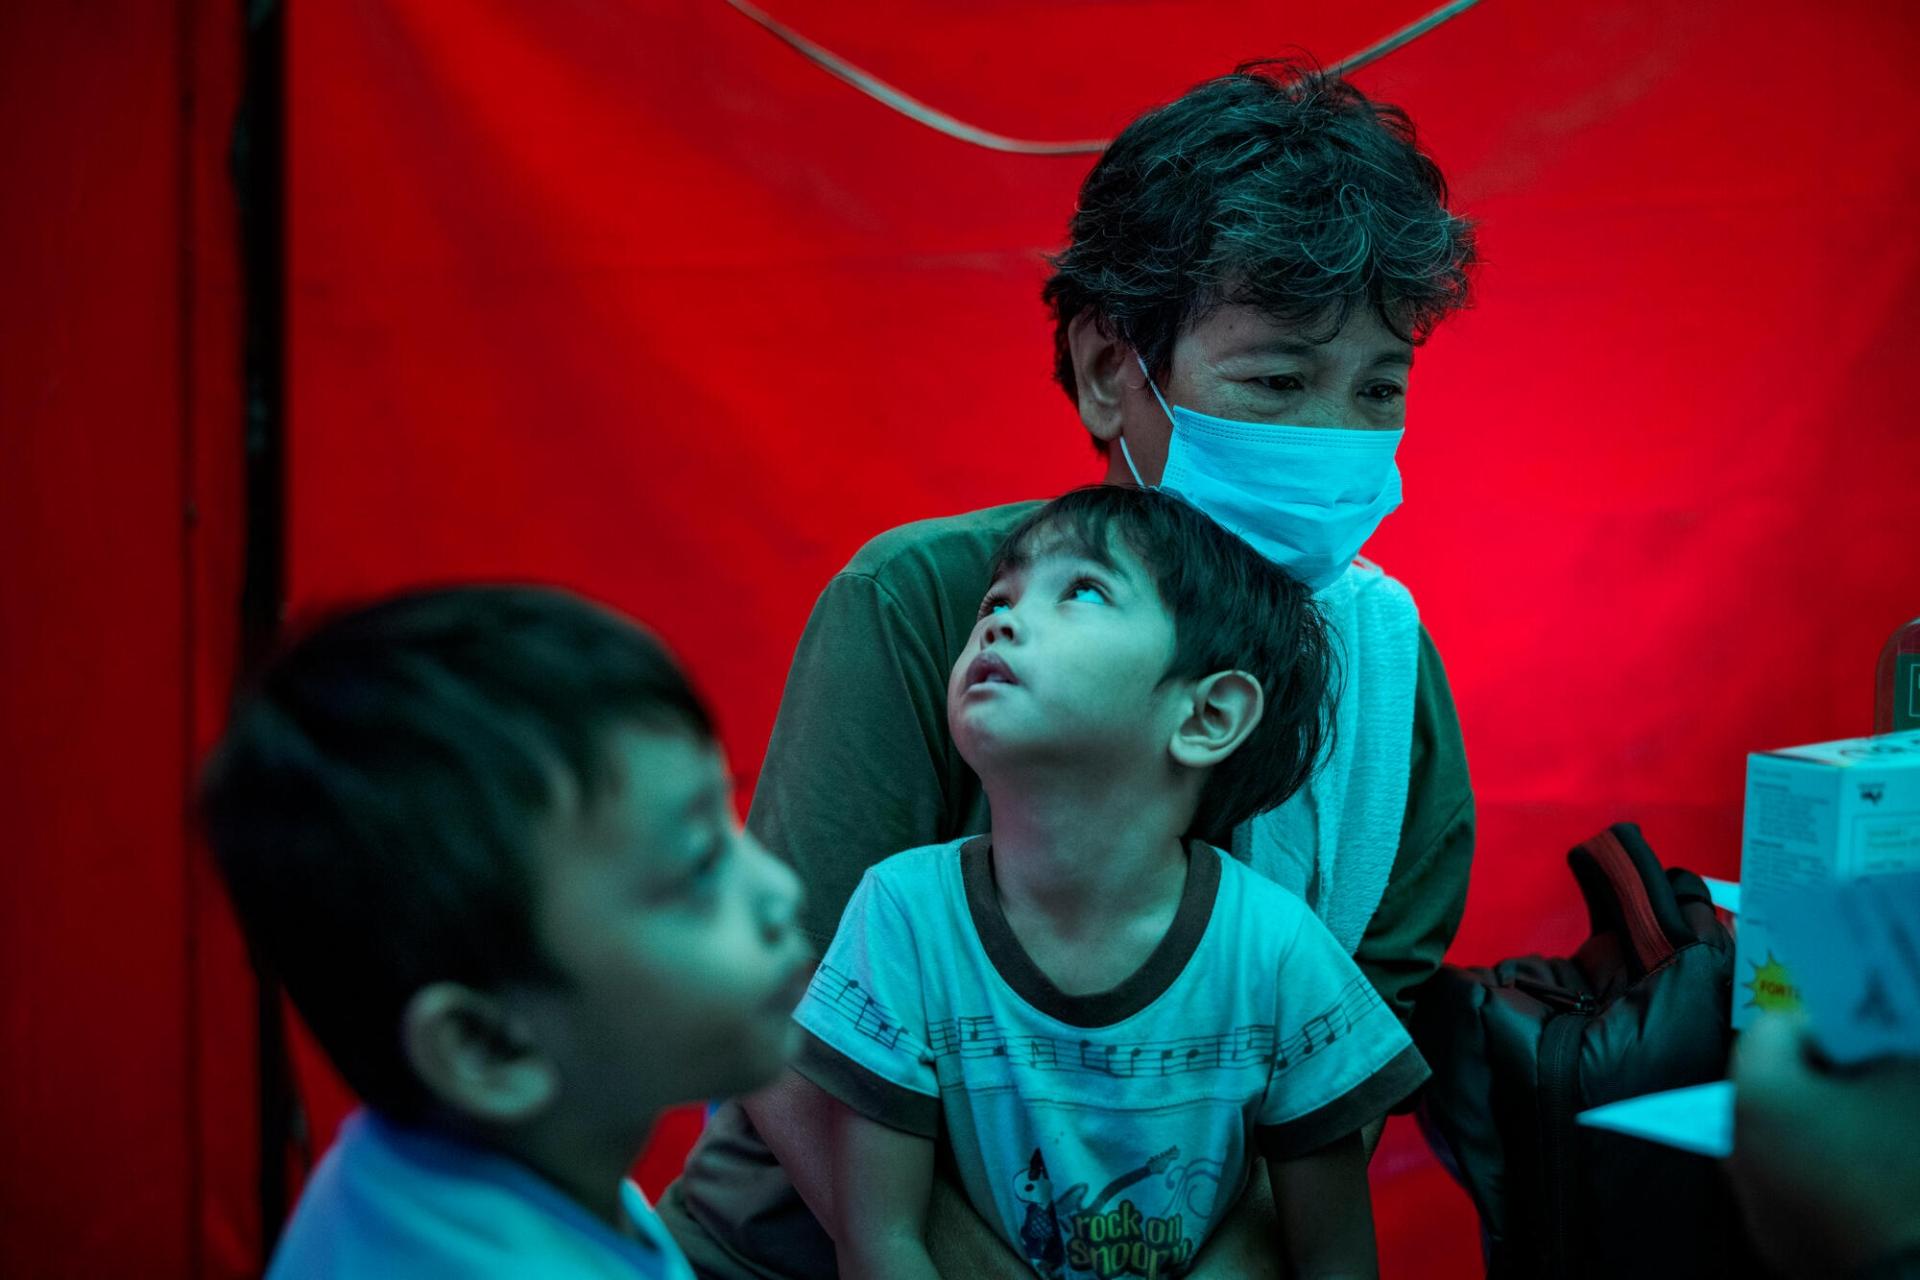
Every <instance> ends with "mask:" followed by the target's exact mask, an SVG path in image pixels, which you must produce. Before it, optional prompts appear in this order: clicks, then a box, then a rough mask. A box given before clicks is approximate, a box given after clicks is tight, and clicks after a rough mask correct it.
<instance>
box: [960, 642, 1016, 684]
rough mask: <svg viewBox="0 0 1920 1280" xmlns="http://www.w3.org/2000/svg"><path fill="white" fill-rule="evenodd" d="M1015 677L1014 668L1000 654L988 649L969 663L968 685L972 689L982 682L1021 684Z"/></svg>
mask: <svg viewBox="0 0 1920 1280" xmlns="http://www.w3.org/2000/svg"><path fill="white" fill-rule="evenodd" d="M1019 683H1020V681H1019V680H1017V679H1015V678H1014V674H1013V668H1012V667H1009V666H1008V665H1007V660H1006V659H1005V658H1002V657H1001V656H1000V655H999V654H997V653H994V652H993V651H992V650H988V651H987V652H985V653H982V654H981V655H980V656H979V657H977V658H975V659H974V660H973V661H972V662H970V663H968V664H967V685H966V687H967V688H969V689H972V688H973V687H974V686H976V685H982V684H1019Z"/></svg>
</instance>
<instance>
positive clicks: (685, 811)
mask: <svg viewBox="0 0 1920 1280" xmlns="http://www.w3.org/2000/svg"><path fill="white" fill-rule="evenodd" d="M203 805H204V812H205V818H206V826H207V834H208V837H209V839H210V841H211V843H212V845H213V848H214V852H215V854H216V855H217V857H218V859H219V862H220V867H221V871H222V873H223V874H224V876H225V878H226V881H227V885H228V888H229V890H230V892H231V894H232V897H233V901H234V905H235V908H236V910H237V911H238V913H239V916H240V920H241V923H242V925H243V926H244V928H245V929H246V932H247V935H248V938H249V940H250V942H251V944H252V946H253V948H254V950H255V954H256V955H257V957H258V958H259V960H260V961H261V962H262V963H263V964H264V965H265V966H266V967H267V968H269V969H270V970H271V971H273V972H275V973H277V974H279V975H280V977H281V978H282V979H283V980H284V981H285V983H286V987H287V991H288V993H289V994H290V995H291V996H292V998H293V1001H294V1003H295V1004H296V1005H297V1006H298V1007H299V1009H300V1011H301V1013H302V1014H304V1015H305V1017H306V1019H307V1022H308V1024H309V1025H310V1026H311V1027H312V1029H313V1031H314V1034H315V1035H316V1036H317V1037H318V1038H319V1040H320V1043H321V1044H322V1046H324V1047H325V1049H326V1051H327V1053H328V1055H329V1056H330V1057H331V1058H332V1059H333V1062H334V1064H335V1065H336V1066H337V1067H338V1068H339V1069H340V1072H341V1074H342V1075H343V1076H345V1077H346V1080H347V1082H348V1083H349V1084H351V1085H352V1086H353V1087H354V1089H355V1090H356V1091H357V1092H358V1093H359V1095H360V1097H361V1098H363V1099H364V1100H365V1102H366V1104H367V1105H366V1109H365V1110H363V1111H361V1112H358V1113H356V1114H355V1115H354V1116H352V1117H351V1118H349V1119H348V1120H347V1122H346V1124H345V1125H344V1126H343V1127H342V1129H341V1132H340V1138H339V1141H338V1142H337V1143H336V1144H335V1146H334V1147H333V1149H332V1150H331V1151H330V1152H329V1153H328V1154H327V1156H326V1158H325V1159H324V1160H322V1161H321V1163H320V1166H319V1168H318V1169H316V1170H315V1172H314V1175H313V1178H312V1181H311V1182H310V1183H309V1184H308V1186H307V1189H306V1193H305V1195H304V1196H303V1197H302V1199H301V1202H300V1205H299V1208H298V1210H297V1211H296V1213H295V1214H294V1216H293V1220H292V1222H291V1223H290V1224H289V1226H288V1227H287V1230H286V1234H285V1236H284V1237H283V1238H282V1240H281V1244H280V1247H279V1249H278V1251H277V1252H276V1254H275V1256H274V1260H273V1265H272V1267H271V1269H270V1271H269V1273H268V1274H269V1275H270V1276H275V1277H295V1276H298V1277H308V1276H321V1277H331V1276H340V1277H347V1276H406V1277H409V1278H410V1280H421V1278H428V1277H443V1276H444V1277H449V1278H451V1277H455V1276H459V1277H495V1276H498V1277H507V1276H514V1277H539V1278H542V1280H544V1278H546V1277H690V1276H691V1274H692V1273H691V1271H690V1270H689V1269H688V1267H687V1264H686V1262H685V1260H684V1259H683V1258H682V1257H681V1255H680V1253H679V1251H678V1250H677V1249H676V1248H675V1246H674V1245H673V1243H672V1241H671V1240H670V1239H669V1238H668V1236H667V1235H666V1233H665V1231H664V1229H663V1228H662V1227H661V1226H660V1224H659V1220H658V1219H657V1218H655V1216H654V1214H653V1211H652V1209H651V1208H650V1207H649V1206H648V1205H647V1203H646V1201H645V1199H644V1198H643V1197H642V1196H641V1194H640V1191H639V1189H638V1188H637V1187H635V1186H634V1185H633V1183H631V1182H629V1181H627V1180H626V1178H625V1175H626V1170H627V1169H628V1167H629V1166H630V1165H631V1164H632V1162H633V1160H634V1159H635V1157H636V1156H637V1155H638V1153H639V1151H640V1149H641V1147H642V1146H643V1145H644V1144H645V1141H646V1138H647V1134H648V1131H649V1129H650V1128H651V1127H652V1124H653V1121H654V1117H655V1116H656V1115H657V1114H658V1113H659V1112H660V1110H661V1109H662V1108H663V1107H666V1106H669V1105H671V1104H674V1103H678V1102H683V1101H686V1100H688V1099H693V1098H701V1097H707V1096H711V1095H715V1094H727V1093H733V1092H737V1091H741V1090H747V1089H752V1088H754V1087H756V1086H757V1085H760V1084H762V1083H764V1082H765V1081H766V1080H767V1079H768V1078H769V1077H770V1076H772V1075H773V1074H774V1073H775V1072H776V1071H777V1070H779V1068H780V1067H781V1065H782V1063H783V1062H784V1061H785V1059H786V1057H787V1054H788V1050H789V1048H790V1044H789V1041H790V1038H791V1031H790V1027H791V1023H790V1021H789V1015H790V1013H791V1010H792V1008H793V1004H794V1001H795V1000H796V999H797V998H798V996H799V993H800V990H801V985H802V982H803V981H804V977H803V975H804V974H805V973H806V972H807V962H808V959H809V956H808V953H807V948H806V946H805V945H804V944H803V943H802V942H801V940H800V937H799V935H798V933H797V932H796V930H795V928H794V913H795V910H796V908H797V905H798V898H799V894H798V887H797V884H796V881H795V880H794V877H793V875H792V873H791V872H789V871H787V870H786V869H785V867H783V866H782V865H781V864H779V863H778V862H776V861H775V860H774V859H772V858H770V857H769V856H768V855H767V853H766V852H765V851H764V850H762V849H761V848H760V847H759V846H758V845H757V844H755V843H754V841H753V840H752V838H751V837H749V836H747V835H745V834H744V833H743V832H742V831H741V830H740V828H739V826H738V824H737V823H736V821H735V818H734V811H733V805H732V797H731V795H730V793H729V787H728V775H727V770H726V764H725V761H724V759H723V758H722V756H721V753H720V749H719V746H718V744H717V743H716V742H715V740H714V734H713V727H712V724H711V722H710V721H709V719H708V716H707V713H706V710H705V708H704V707H703V706H702V705H701V703H700V701H699V699H698V698H697V696H696V695H695V694H694V692H693V691H692V689H691V688H690V687H689V686H688V684H687V682H686V679H685V677H684V676H682V674H681V673H680V671H679V670H678V669H677V668H676V667H675V665H674V663H673V661H672V659H671V658H669V657H668V656H667V654H666V653H665V652H664V651H663V650H662V649H661V648H660V646H659V645H658V644H657V643H656V642H655V641H653V640H652V639H651V638H650V637H649V636H647V635H646V634H645V633H643V632H641V631H640V630H638V629H637V628H635V627H634V626H632V625H631V624H629V623H627V622H626V621H624V620H622V619H620V618H618V617H616V616H615V615H613V614H611V613H608V612H606V611H604V610H602V609H599V608H596V607H594V606H592V605H589V604H587V603H585V602H584V601H581V600H579V599H576V598H574V597H572V596H569V595H566V594H563V593H561V592H557V591H548V590H539V589H532V588H516V587H463V588H457V589H450V590H440V591H428V592H423V593H420V594H415V595H409V596H404V597H401V598H398V599H395V600H391V601H389V602H387V603H383V604H379V605H376V606H373V607H371V608H368V609H364V610H361V611H359V612H355V613H351V614H348V615H346V616H343V617H341V618H339V619H337V620H335V621H332V622H330V623H328V624H326V625H324V626H322V627H320V628H319V629H318V630H316V631H314V632H313V633H311V634H310V635H308V636H307V637H306V638H304V639H303V640H301V641H300V642H299V643H298V644H296V645H295V646H294V647H293V648H292V649H291V650H290V651H289V652H287V653H286V654H285V656H284V657H282V658H280V659H279V660H278V661H277V662H276V663H275V664H273V665H272V666H271V667H270V668H269V669H268V670H267V672H266V673H265V676H264V678H263V679H262V681H261V684H260V687H259V689H258V690H257V691H256V692H255V694H254V695H253V696H252V697H251V698H250V699H249V701H248V702H247V703H246V705H244V706H243V707H242V708H241V709H240V711H239V712H238V714H237V715H236V716H235V718H234V722H233V725H232V727H231V728H230V729H229V731H228V734H227V737H226V739H225V741H224V742H223V743H222V744H221V746H220V748H219V749H218V751H217V752H216V754H215V756H214V758H213V760H212V761H211V763H210V765H209V767H208V772H207V777H206V781H205V786H204V796H203Z"/></svg>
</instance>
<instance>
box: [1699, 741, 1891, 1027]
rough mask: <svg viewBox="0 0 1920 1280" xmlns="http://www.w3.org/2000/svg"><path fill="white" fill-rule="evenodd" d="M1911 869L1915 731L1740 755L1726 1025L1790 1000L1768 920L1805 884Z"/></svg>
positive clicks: (1783, 959)
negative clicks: (1736, 903) (1741, 789)
mask: <svg viewBox="0 0 1920 1280" xmlns="http://www.w3.org/2000/svg"><path fill="white" fill-rule="evenodd" d="M1900 871H1920V731H1912V732H1907V733H1888V734H1881V735H1880V736H1878V737H1872V738H1847V739H1844V740H1842V741H1839V742H1822V743H1817V744H1815V745H1813V746H1809V747H1788V748H1786V749H1785V750H1782V751H1765V752H1755V753H1753V754H1752V755H1749V756H1748V757H1747V803H1746V815H1745V820H1744V821H1743V823H1742V826H1741V839H1740V899H1741V914H1740V922H1739V926H1738V929H1737V932H1736V939H1737V941H1736V943H1735V951H1734V964H1735V974H1736V976H1735V978H1734V987H1733V1025H1734V1026H1735V1027H1744V1026H1746V1025H1747V1024H1748V1023H1750V1022H1752V1021H1753V1019H1754V1018H1755V1017H1756V1016H1758V1015H1759V1013H1760V1012H1761V1011H1762V1010H1764V1009H1772V1008H1793V1007H1796V1006H1797V1004H1798V991H1797V989H1796V985H1795V983H1794V979H1793V956H1792V955H1790V954H1786V953H1785V952H1784V951H1783V950H1782V945H1781V941H1780V939H1779V936H1778V933H1777V930H1775V929H1774V928H1773V927H1772V926H1771V925H1770V923H1769V921H1771V920H1773V919H1777V918H1779V916H1780V914H1781V913H1783V912H1787V911H1791V910H1793V905H1794V895H1795V892H1796V891H1797V890H1798V891H1804V889H1805V887H1806V886H1808V885H1810V884H1819V883H1823V882H1827V881H1832V880H1855V879H1859V878H1862V877H1865V876H1874V875H1890V874H1893V873H1895V872H1900Z"/></svg>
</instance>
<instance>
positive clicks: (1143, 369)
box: [1120, 351, 1179, 489]
mask: <svg viewBox="0 0 1920 1280" xmlns="http://www.w3.org/2000/svg"><path fill="white" fill-rule="evenodd" d="M1133 362H1134V363H1135V364H1137V365H1139V366H1140V376H1141V377H1143V378H1145V379H1146V380H1147V390H1149V391H1151V392H1153V398H1154V399H1155V400H1158V401H1159V402H1160V412H1162V413H1164V414H1166V415H1167V422H1168V424H1169V425H1171V426H1178V425H1179V424H1178V423H1176V422H1175V421H1174V417H1173V410H1172V409H1171V408H1169V407H1168V406H1167V398H1166V397H1165V396H1163V395H1161V394H1160V388H1159V387H1156V386H1155V385H1153V371H1152V370H1150V369H1148V368H1147V362H1146V359H1145V358H1144V357H1143V356H1141V354H1140V353H1139V352H1138V351H1136V352H1134V353H1133ZM1120 456H1121V457H1122V458H1123V459H1125V460H1126V464H1127V470H1129V471H1131V472H1133V482H1134V483H1135V484H1137V485H1139V486H1140V487H1141V488H1142V489H1153V488H1156V487H1157V486H1155V485H1150V484H1148V483H1147V482H1146V481H1145V480H1142V479H1141V478H1140V468H1138V467H1136V466H1134V465H1133V451H1132V450H1131V449H1129V448H1127V433H1126V431H1125V430H1124V429H1122V430H1121V432H1120Z"/></svg>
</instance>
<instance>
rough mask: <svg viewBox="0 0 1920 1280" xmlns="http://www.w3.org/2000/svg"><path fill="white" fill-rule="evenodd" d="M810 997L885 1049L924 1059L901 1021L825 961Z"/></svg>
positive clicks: (815, 976) (811, 985)
mask: <svg viewBox="0 0 1920 1280" xmlns="http://www.w3.org/2000/svg"><path fill="white" fill-rule="evenodd" d="M807 995H808V997H809V998H811V999H814V1000H818V1001H819V1002H820V1003H821V1004H824V1005H825V1006H826V1007H827V1008H829V1009H831V1010H833V1011H834V1012H835V1013H837V1014H839V1015H840V1016H841V1017H842V1018H845V1019H846V1020H847V1021H848V1022H851V1023H852V1024H853V1029H854V1030H855V1031H857V1032H859V1033H860V1034H861V1035H863V1036H865V1037H867V1038H868V1039H869V1040H872V1041H873V1042H874V1043H876V1044H878V1045H879V1046H880V1047H881V1048H883V1049H897V1050H901V1051H903V1052H907V1053H912V1054H913V1055H914V1056H915V1057H919V1058H925V1057H926V1056H927V1055H926V1054H925V1053H923V1052H921V1050H920V1047H919V1042H918V1041H917V1040H915V1039H914V1038H913V1037H912V1036H911V1035H909V1034H908V1032H907V1029H906V1028H905V1027H903V1026H902V1025H901V1024H900V1019H898V1018H896V1017H894V1016H893V1014H892V1013H890V1012H888V1010H887V1007H886V1006H885V1005H883V1004H881V1003H880V1002H879V1001H878V1000H876V999H874V998H873V996H872V994H871V993H870V992H868V991H867V990H866V989H865V988H863V987H862V986H861V985H860V981H859V979H857V978H854V977H852V976H851V975H849V974H846V973H842V972H841V971H840V970H838V969H836V968H834V967H833V966H832V965H830V964H828V963H827V962H826V961H824V960H823V961H821V962H820V964H819V965H817V966H816V967H815V968H814V971H813V981H811V982H809V983H808V984H807Z"/></svg>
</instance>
